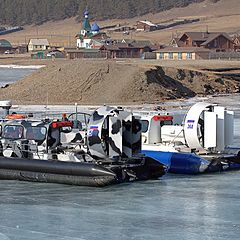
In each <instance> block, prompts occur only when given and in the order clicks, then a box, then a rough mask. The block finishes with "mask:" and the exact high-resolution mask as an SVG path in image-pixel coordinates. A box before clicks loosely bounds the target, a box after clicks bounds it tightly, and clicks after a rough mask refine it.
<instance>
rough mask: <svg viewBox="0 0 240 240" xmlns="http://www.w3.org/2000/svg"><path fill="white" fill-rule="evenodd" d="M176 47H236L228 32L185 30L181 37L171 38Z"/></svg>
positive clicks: (231, 48)
mask: <svg viewBox="0 0 240 240" xmlns="http://www.w3.org/2000/svg"><path fill="white" fill-rule="evenodd" d="M170 46H174V47H203V48H207V49H211V50H215V51H217V52H218V51H219V52H221V51H223V52H224V51H229V50H233V49H234V43H233V41H232V39H231V38H230V36H229V35H228V34H227V33H223V32H222V33H221V32H185V33H184V34H183V35H182V36H180V37H179V38H174V39H172V40H171V43H170Z"/></svg>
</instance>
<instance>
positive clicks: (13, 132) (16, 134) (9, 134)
mask: <svg viewBox="0 0 240 240" xmlns="http://www.w3.org/2000/svg"><path fill="white" fill-rule="evenodd" d="M22 136H23V126H20V125H5V126H4V131H3V138H8V139H20V138H22Z"/></svg>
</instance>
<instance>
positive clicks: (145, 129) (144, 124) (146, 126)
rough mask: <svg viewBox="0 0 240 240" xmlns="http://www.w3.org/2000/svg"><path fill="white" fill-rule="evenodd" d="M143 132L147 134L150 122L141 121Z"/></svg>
mask: <svg viewBox="0 0 240 240" xmlns="http://www.w3.org/2000/svg"><path fill="white" fill-rule="evenodd" d="M141 125H142V132H143V133H146V132H147V131H148V126H149V121H147V120H141Z"/></svg>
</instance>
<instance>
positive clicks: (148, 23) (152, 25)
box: [139, 20, 157, 27]
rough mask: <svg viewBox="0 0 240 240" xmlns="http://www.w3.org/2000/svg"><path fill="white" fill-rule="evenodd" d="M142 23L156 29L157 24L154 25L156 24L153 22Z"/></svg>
mask: <svg viewBox="0 0 240 240" xmlns="http://www.w3.org/2000/svg"><path fill="white" fill-rule="evenodd" d="M139 22H140V23H143V24H146V25H148V26H151V27H156V26H157V25H156V24H154V23H152V22H150V21H146V20H145V21H139Z"/></svg>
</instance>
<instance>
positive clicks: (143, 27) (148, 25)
mask: <svg viewBox="0 0 240 240" xmlns="http://www.w3.org/2000/svg"><path fill="white" fill-rule="evenodd" d="M157 28H158V25H156V24H154V23H152V22H150V21H147V20H145V21H137V31H149V32H150V31H155V30H157Z"/></svg>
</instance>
